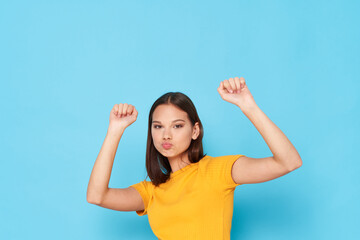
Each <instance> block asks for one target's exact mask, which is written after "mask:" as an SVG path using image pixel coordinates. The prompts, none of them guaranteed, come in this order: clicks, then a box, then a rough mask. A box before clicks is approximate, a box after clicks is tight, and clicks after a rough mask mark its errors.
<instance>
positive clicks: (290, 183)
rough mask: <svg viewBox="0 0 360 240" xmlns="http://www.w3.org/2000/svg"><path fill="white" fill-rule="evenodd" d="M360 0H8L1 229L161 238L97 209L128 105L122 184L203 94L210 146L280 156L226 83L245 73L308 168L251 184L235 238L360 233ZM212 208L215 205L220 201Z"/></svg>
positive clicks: (237, 211)
mask: <svg viewBox="0 0 360 240" xmlns="http://www.w3.org/2000/svg"><path fill="white" fill-rule="evenodd" d="M359 7H360V4H359V1H343V0H337V1H333V0H330V1H329V0H327V1H325V0H322V1H310V0H305V1H304V0H303V1H285V0H284V1H158V0H152V1H145V0H144V1H100V0H99V1H74V0H72V1H70V0H68V1H46V0H44V1H1V3H0V29H1V37H0V68H1V71H0V79H1V87H0V91H1V101H0V106H1V144H0V147H1V161H0V164H1V165H0V172H1V175H0V184H1V186H0V187H1V197H0V239H89V240H92V239H106V240H108V239H109V240H112V239H156V237H155V235H154V234H153V233H152V230H151V228H150V226H149V223H148V216H142V217H139V216H137V215H136V213H135V212H119V211H114V210H110V209H106V208H101V207H99V206H96V205H92V204H89V203H87V201H86V190H87V184H88V181H89V177H90V174H91V170H92V168H93V165H94V162H95V159H96V157H97V155H98V153H99V151H100V148H101V146H102V143H103V141H104V138H105V135H106V131H107V127H108V124H109V114H110V111H111V109H112V107H113V105H114V104H118V103H129V104H133V105H134V106H135V107H136V108H137V110H138V112H139V115H138V119H137V121H136V122H135V123H134V124H132V125H131V126H130V127H129V128H127V129H126V131H125V133H124V135H123V137H122V139H121V141H120V144H119V147H118V149H117V154H116V157H115V162H114V166H113V170H112V176H111V179H110V184H109V187H113V188H126V187H128V186H129V185H131V184H134V183H137V182H139V181H141V180H143V179H144V177H145V176H146V170H145V149H146V138H147V120H148V113H149V110H150V107H151V105H152V104H153V102H154V101H155V100H156V99H157V98H158V97H159V96H161V95H162V94H163V93H165V92H168V91H180V92H183V93H185V94H187V95H188V96H189V97H190V98H191V99H192V100H193V102H194V104H195V106H196V108H197V110H198V113H199V116H200V119H201V121H202V122H203V125H204V130H205V134H204V142H203V143H204V152H205V153H207V154H208V155H210V156H221V155H231V154H243V155H246V156H249V157H254V158H261V157H268V156H272V155H273V154H272V153H271V151H270V149H269V148H268V146H267V145H266V143H265V141H264V140H263V138H262V136H261V135H260V134H259V132H258V131H257V130H256V128H255V127H254V125H253V124H252V123H251V122H250V121H249V119H248V118H247V117H246V116H245V115H244V114H243V113H242V112H241V110H240V109H239V108H238V107H236V106H235V105H233V104H230V103H228V102H226V101H224V100H222V99H221V97H220V95H219V94H218V92H217V88H218V86H219V84H220V82H221V81H223V80H225V79H228V78H230V77H235V76H238V77H241V76H242V77H244V78H245V80H246V82H247V85H248V87H249V90H250V92H251V93H252V94H253V96H254V98H255V101H256V102H257V104H258V106H259V107H260V108H261V109H262V110H263V112H264V113H265V114H266V115H267V116H268V117H269V118H270V119H271V120H272V121H273V122H274V123H275V124H276V125H277V126H278V127H279V128H280V129H281V130H282V131H283V132H284V133H285V135H286V136H287V137H288V138H289V140H290V141H291V142H292V143H293V145H294V146H295V147H296V149H297V150H298V152H299V154H300V156H301V157H302V160H303V165H302V167H301V168H299V169H296V170H295V171H293V172H291V173H289V174H287V175H285V176H283V177H280V178H277V179H274V180H272V181H268V182H264V183H259V184H244V185H241V186H238V187H237V188H236V190H235V197H234V213H233V221H232V231H231V238H232V239H241V240H265V239H278V240H283V239H284V240H285V239H286V240H289V239H296V240H302V239H327V240H328V239H360V230H359V228H358V227H359V224H360V217H359V215H360V206H359V203H360V193H359V186H360V177H359V172H360V171H359V170H360V163H359V157H358V155H357V151H356V148H357V147H358V146H359V145H360V142H359V134H360V131H359V126H360V124H359V120H358V118H359V90H360V84H359V80H360V79H359V74H360V70H359V69H360V61H359V58H360V57H359V56H360V49H359V42H360V31H359V29H360V28H359V23H360V21H359V20H360V18H359V14H358V13H359V10H360V8H359ZM209 211H211V209H209Z"/></svg>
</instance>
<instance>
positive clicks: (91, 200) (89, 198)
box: [86, 194, 101, 205]
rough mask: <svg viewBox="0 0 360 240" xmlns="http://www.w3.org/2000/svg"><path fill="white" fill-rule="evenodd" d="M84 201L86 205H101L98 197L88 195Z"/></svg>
mask: <svg viewBox="0 0 360 240" xmlns="http://www.w3.org/2000/svg"><path fill="white" fill-rule="evenodd" d="M86 201H87V202H88V203H91V204H95V205H100V204H101V199H100V198H99V197H95V196H91V195H89V194H87V196H86Z"/></svg>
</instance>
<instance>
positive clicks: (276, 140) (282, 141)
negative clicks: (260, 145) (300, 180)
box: [243, 106, 302, 170]
mask: <svg viewBox="0 0 360 240" xmlns="http://www.w3.org/2000/svg"><path fill="white" fill-rule="evenodd" d="M243 113H244V114H245V115H246V116H247V117H248V118H249V120H250V121H251V122H252V123H253V124H254V126H255V127H256V129H257V130H258V131H259V133H260V134H261V136H262V137H263V138H264V140H265V142H266V144H267V145H268V147H269V148H270V151H271V152H272V154H273V155H274V158H275V159H276V160H277V161H278V162H280V163H281V164H282V165H284V166H285V167H286V168H288V169H290V170H292V169H294V168H297V167H299V166H301V164H302V160H301V157H300V155H299V153H298V152H297V150H296V149H295V147H294V146H293V145H292V143H291V142H290V141H289V139H288V138H287V137H286V136H285V134H284V133H283V132H282V131H281V130H280V129H279V128H278V127H277V126H276V125H275V124H274V123H273V122H272V121H271V120H270V119H269V118H268V117H267V116H266V115H265V113H264V112H263V111H262V110H261V109H260V108H259V107H258V106H255V107H253V108H252V109H251V110H245V111H243Z"/></svg>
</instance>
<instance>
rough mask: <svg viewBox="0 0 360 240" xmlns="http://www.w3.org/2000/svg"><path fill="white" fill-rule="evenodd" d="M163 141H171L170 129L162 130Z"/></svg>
mask: <svg viewBox="0 0 360 240" xmlns="http://www.w3.org/2000/svg"><path fill="white" fill-rule="evenodd" d="M163 139H171V132H170V129H166V128H164V132H163Z"/></svg>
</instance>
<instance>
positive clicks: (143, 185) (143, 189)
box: [130, 180, 151, 216]
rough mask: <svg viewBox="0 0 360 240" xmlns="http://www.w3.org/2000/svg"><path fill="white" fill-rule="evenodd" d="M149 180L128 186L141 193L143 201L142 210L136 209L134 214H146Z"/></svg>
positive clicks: (148, 198)
mask: <svg viewBox="0 0 360 240" xmlns="http://www.w3.org/2000/svg"><path fill="white" fill-rule="evenodd" d="M150 184H151V182H150V181H146V180H143V181H141V182H139V183H136V184H133V185H131V186H130V187H133V188H135V189H136V190H137V191H138V192H139V193H140V195H141V198H142V200H143V202H144V206H145V209H144V210H142V211H136V214H137V215H139V216H143V215H146V214H147V209H148V205H149V200H150Z"/></svg>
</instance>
